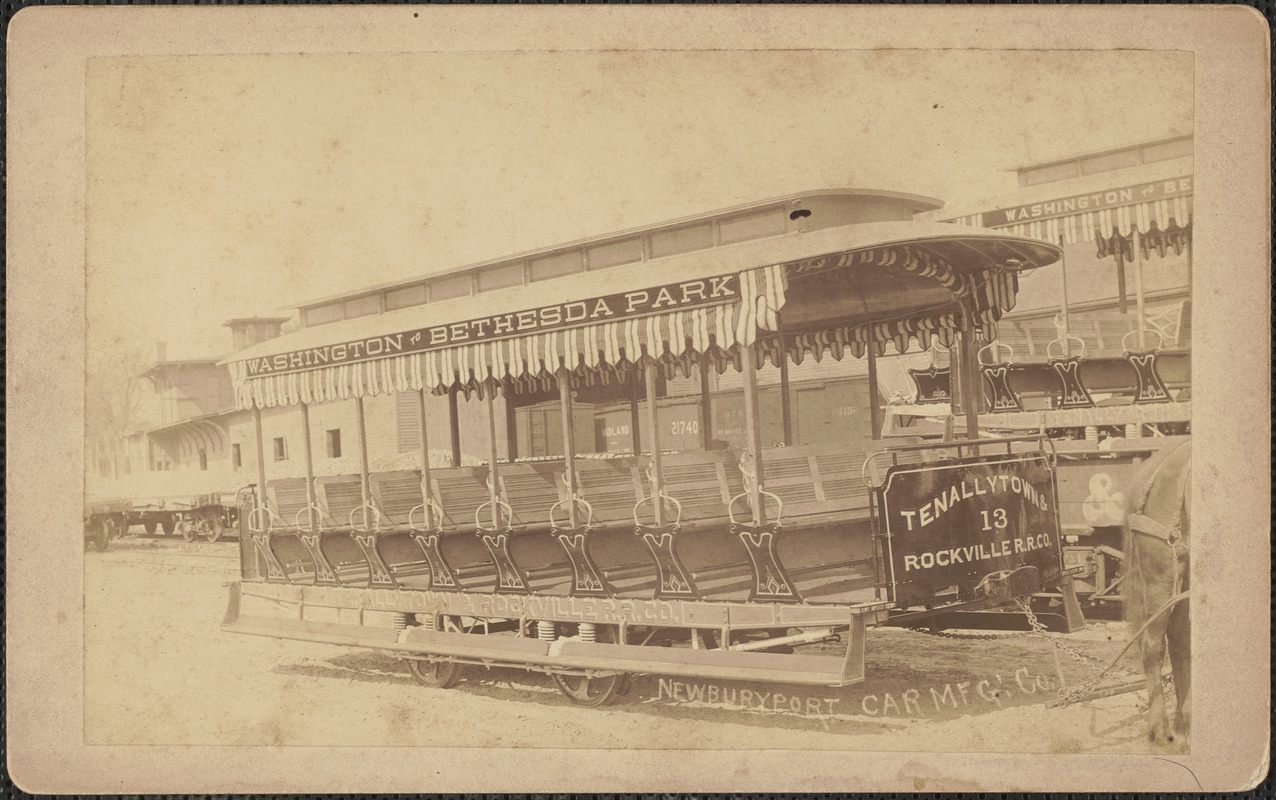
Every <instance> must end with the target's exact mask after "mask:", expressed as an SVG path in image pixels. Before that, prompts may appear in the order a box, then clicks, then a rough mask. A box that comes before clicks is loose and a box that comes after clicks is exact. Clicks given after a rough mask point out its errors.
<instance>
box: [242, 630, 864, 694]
mask: <svg viewBox="0 0 1276 800" xmlns="http://www.w3.org/2000/svg"><path fill="white" fill-rule="evenodd" d="M230 616H231V615H230V614H228V615H227V617H228V619H227V622H226V623H224V624H223V625H222V630H223V631H226V632H228V633H239V634H247V635H250V636H266V637H270V638H275V639H297V640H300V641H307V642H319V643H323V644H333V645H343V646H347V647H365V648H371V649H375V650H381V651H388V652H395V653H402V654H404V655H408V654H414V655H423V656H424V655H429V656H443V657H451V658H456V659H464V660H469V661H482V662H490V663H491V665H493V666H513V667H542V668H551V669H552V668H559V669H584V670H598V671H603V672H629V673H652V674H657V675H676V676H679V677H687V678H707V679H717V680H740V681H768V682H775V683H791V684H802V685H808V686H846V685H848V684H852V683H859V682H860V681H862V680H864V627H865V626H864V618H863V617H862V616H856V617H854V618H853V619H852V621H851V624H850V629H849V630H848V631H846V633H845V634H844V635H845V636H847V637H848V639H849V641H848V643H847V649H846V655H845V656H844V657H843V656H818V655H801V654H780V653H762V652H747V651H746V652H740V651H732V650H694V649H688V648H674V647H644V646H641V645H620V644H597V643H593V642H584V641H581V640H579V639H576V638H570V639H559V640H557V641H554V642H546V641H541V640H540V639H532V638H526V637H514V636H501V635H485V634H470V633H448V632H443V631H433V630H426V629H424V628H408V629H406V630H396V629H394V628H388V627H386V628H381V627H372V626H366V625H346V624H337V623H327V622H312V621H307V620H299V619H288V618H284V617H261V616H238V617H237V618H235V619H233V620H232V619H230Z"/></svg>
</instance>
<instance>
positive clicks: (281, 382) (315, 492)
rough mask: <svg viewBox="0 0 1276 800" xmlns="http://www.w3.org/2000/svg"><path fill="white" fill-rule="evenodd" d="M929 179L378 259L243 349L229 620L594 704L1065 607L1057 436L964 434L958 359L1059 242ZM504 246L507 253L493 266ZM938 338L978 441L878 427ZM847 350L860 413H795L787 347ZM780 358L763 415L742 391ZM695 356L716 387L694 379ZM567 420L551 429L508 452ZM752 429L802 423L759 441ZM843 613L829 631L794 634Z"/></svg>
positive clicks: (802, 352)
mask: <svg viewBox="0 0 1276 800" xmlns="http://www.w3.org/2000/svg"><path fill="white" fill-rule="evenodd" d="M938 205H939V204H938V203H937V202H935V201H932V200H929V199H926V198H921V197H916V196H911V195H903V194H896V193H887V192H868V191H850V190H847V191H824V192H815V193H810V194H806V195H802V196H791V197H785V198H779V199H776V200H771V201H766V202H763V203H757V204H753V205H750V206H745V207H739V208H733V209H729V210H726V211H721V212H715V213H712V214H706V215H702V216H699V217H694V218H690V219H682V220H677V221H674V222H670V223H664V224H661V225H654V226H650V227H646V228H642V229H639V230H630V231H625V232H622V233H617V234H612V235H608V236H602V237H596V238H592V239H588V240H584V241H580V242H575V243H572V244H569V245H564V246H561V247H555V248H549V249H546V250H542V251H537V252H534V253H529V254H523V255H520V256H516V257H512V258H509V259H502V260H500V261H495V262H488V263H486V264H483V265H479V266H478V267H474V268H467V269H464V270H459V271H457V272H454V273H448V274H446V275H444V276H442V277H437V276H436V277H432V278H429V279H425V282H426V283H428V282H429V281H431V280H440V281H443V280H446V281H450V282H451V283H449V284H448V285H449V286H452V285H454V284H456V283H457V281H458V278H459V277H460V276H465V275H467V274H468V275H469V276H470V279H471V282H470V283H469V284H466V285H468V286H469V291H466V292H463V293H461V296H456V294H455V293H452V295H451V296H450V297H449V298H447V299H441V298H442V296H443V295H445V294H447V293H444V292H439V293H437V294H434V293H427V292H426V291H425V289H422V291H421V292H420V294H419V299H418V300H417V301H416V303H417V304H415V305H408V306H407V307H402V308H396V304H391V303H387V302H386V299H387V298H389V297H390V296H391V295H392V294H394V293H395V292H398V293H399V294H398V295H395V296H404V295H407V294H410V293H409V292H408V289H410V288H411V287H405V286H400V285H396V286H392V287H379V288H378V289H376V290H370V291H376V292H380V293H381V297H382V299H381V303H380V306H379V308H381V309H382V311H381V312H380V313H376V314H371V315H367V316H362V317H359V318H356V319H349V320H345V321H338V322H331V323H329V324H323V325H311V326H307V327H304V328H302V329H301V330H299V331H297V332H295V333H293V334H289V335H287V336H285V337H281V338H279V339H275V340H271V341H269V342H266V343H263V344H260V345H257V346H255V347H252V348H249V349H248V350H245V351H242V352H240V353H237V354H235V355H234V356H233V357H232V359H231V360H230V361H228V363H229V366H230V368H231V372H232V376H233V379H234V384H235V389H236V397H237V402H238V404H239V406H240V407H241V408H249V409H251V410H252V413H253V417H254V422H255V427H256V430H257V456H258V458H257V464H258V482H257V491H256V493H255V497H254V498H253V499H251V501H250V502H251V503H252V506H251V508H245V509H244V510H243V511H242V513H241V519H242V520H243V522H242V524H241V530H242V542H241V554H242V576H243V580H242V581H240V582H239V583H236V584H233V585H232V591H231V597H230V604H229V608H228V611H227V615H226V619H225V622H224V626H225V628H226V629H227V630H230V631H234V632H238V633H247V634H256V635H264V636H272V637H281V638H291V639H301V640H309V641H316V642H328V643H332V644H337V645H347V646H355V647H364V648H370V649H374V650H377V651H382V652H386V653H392V654H395V655H397V656H400V657H402V658H404V659H406V660H407V662H408V664H409V665H410V667H411V670H412V673H413V674H414V675H415V676H416V677H417V678H418V679H420V680H422V681H423V682H426V683H429V684H433V685H441V686H446V685H450V684H452V683H453V682H454V681H456V680H457V679H458V677H459V675H460V672H461V670H462V669H463V667H464V665H485V666H508V667H521V668H525V669H530V670H537V671H542V672H546V673H549V674H550V675H552V676H553V679H554V681H555V682H556V683H557V685H558V686H559V688H560V689H561V690H562V691H563V693H564V694H566V695H567V696H568V697H569V698H571V699H572V700H574V701H576V702H579V703H584V704H600V703H603V702H606V701H607V700H609V699H610V698H611V697H613V696H614V695H615V694H616V693H617V691H618V690H620V689H621V687H622V686H623V684H624V680H625V676H626V675H627V674H632V673H654V674H660V675H671V676H686V677H699V678H716V679H722V680H737V679H738V680H762V681H774V682H780V683H793V684H809V685H827V686H842V685H847V684H851V683H855V682H857V681H861V680H863V678H864V646H865V630H866V628H867V627H868V626H873V625H881V624H908V625H926V626H930V627H935V628H941V627H949V626H957V625H960V626H961V627H976V626H980V625H988V626H991V627H1007V626H1013V625H1020V626H1022V625H1024V617H1023V616H1022V615H1018V614H1013V613H1004V612H995V611H992V609H995V608H999V607H1003V608H1004V607H1006V606H1007V605H1010V601H1012V600H1014V599H1016V598H1019V599H1022V598H1025V597H1027V596H1029V595H1032V594H1033V593H1037V592H1042V591H1045V590H1047V589H1049V590H1051V591H1053V592H1055V593H1056V594H1058V593H1060V592H1061V593H1062V595H1063V596H1064V597H1065V598H1069V599H1073V602H1071V603H1069V604H1066V605H1067V608H1068V610H1069V611H1070V612H1073V611H1076V607H1075V601H1074V598H1073V595H1072V593H1071V591H1070V583H1069V580H1068V578H1067V576H1066V575H1065V573H1064V572H1063V565H1062V558H1061V554H1060V535H1059V533H1060V531H1059V504H1058V500H1057V496H1056V486H1055V474H1054V456H1053V451H1052V449H1051V447H1050V445H1049V442H1048V441H1047V440H1044V439H1040V438H1032V437H1028V438H1017V439H979V438H978V430H977V429H978V413H979V407H978V406H979V402H980V400H979V398H978V396H977V389H976V387H977V385H978V383H977V382H978V380H979V378H978V377H975V378H974V379H973V380H971V379H964V376H965V375H972V376H978V374H979V373H978V362H977V360H976V354H977V352H978V350H979V347H980V346H981V342H984V341H989V340H991V339H993V338H994V337H995V325H996V323H997V321H998V319H999V318H1000V316H1001V314H1002V313H1003V312H1004V311H1006V310H1008V309H1009V308H1010V307H1011V306H1012V305H1013V303H1014V300H1015V294H1016V291H1017V288H1018V277H1017V273H1018V272H1019V271H1021V270H1025V269H1034V268H1038V267H1044V266H1047V265H1050V264H1052V263H1054V262H1055V261H1057V260H1058V258H1059V249H1058V248H1057V247H1055V246H1053V245H1051V244H1048V243H1045V242H1041V241H1038V240H1034V239H1029V238H1024V237H1021V236H1015V235H1008V234H1005V233H999V232H993V231H979V230H972V229H969V228H962V227H958V226H955V225H951V224H944V223H926V222H916V221H914V220H913V217H914V215H915V214H916V213H917V212H919V211H928V210H932V209H934V208H937V207H938ZM491 275H503V276H505V278H510V276H513V278H512V279H510V280H503V281H501V282H498V283H499V285H500V286H503V287H504V288H495V289H493V290H491V291H485V290H484V280H483V276H491ZM554 275H557V276H558V277H554ZM460 279H461V280H462V282H463V281H464V278H460ZM542 279H543V280H542ZM491 285H492V284H491V283H490V282H489V284H488V286H489V288H490V286H491ZM427 300H428V302H427ZM388 307H389V308H396V310H388V311H387V310H384V309H386V308H388ZM932 341H937V342H939V343H940V344H942V345H944V346H949V347H955V350H954V352H955V353H956V355H955V356H954V358H953V362H954V386H955V387H956V388H955V391H954V395H956V397H955V399H954V401H953V404H954V410H956V411H959V412H960V413H961V414H962V415H964V418H965V420H966V430H967V431H968V438H967V439H966V440H960V441H957V440H953V441H947V442H942V443H930V444H917V443H915V442H913V443H910V442H904V443H903V445H902V446H885V444H884V443H883V442H882V441H881V440H880V439H879V436H878V434H879V431H880V428H881V410H882V409H881V404H880V402H879V400H878V391H877V387H876V359H878V358H880V357H882V356H884V355H886V354H887V353H888V350H887V347H888V346H890V347H893V348H894V349H895V350H896V351H898V352H904V351H905V350H907V349H908V347H909V346H910V344H912V346H918V345H920V346H921V347H923V348H925V347H929V346H931V343H932ZM914 342H915V343H914ZM848 353H849V354H851V355H854V356H855V357H856V358H859V357H863V356H865V355H867V367H868V376H867V377H868V381H867V389H866V390H865V389H864V387H863V386H862V385H857V384H846V385H845V386H844V387H843V388H844V390H845V392H846V393H847V395H848V396H846V397H843V398H841V399H840V401H839V402H840V403H841V405H840V406H839V408H847V409H850V410H849V411H846V412H845V413H847V414H853V415H854V419H855V420H856V421H857V422H856V424H855V425H853V426H851V427H850V428H848V429H847V430H848V431H849V433H848V434H847V435H845V436H842V437H841V438H842V440H840V441H838V440H825V441H821V440H819V437H818V436H817V437H816V438H815V440H814V441H812V440H811V437H809V436H808V437H806V440H804V441H801V442H798V441H795V439H794V436H793V432H792V428H793V420H792V416H793V409H792V408H791V400H790V394H791V392H790V388H789V381H790V378H789V371H790V370H791V369H796V368H797V365H801V364H802V362H803V361H804V360H808V359H810V360H814V361H820V360H821V359H823V358H824V357H825V356H832V357H833V359H836V360H837V361H841V359H842V358H843V357H844V356H845V355H846V354H848ZM768 364H769V367H768ZM768 369H769V370H774V371H778V373H779V376H778V377H779V387H780V390H779V401H780V402H779V409H778V411H779V414H778V415H776V414H774V413H771V412H766V411H765V410H764V408H763V405H764V404H763V403H762V402H760V397H762V395H763V392H762V390H760V388H759V387H760V385H761V382H760V380H759V374H760V373H763V372H764V371H766V370H768ZM711 372H712V373H714V374H715V375H716V376H718V378H719V380H718V386H719V388H720V389H721V387H723V386H728V388H729V389H730V387H732V386H738V388H737V389H733V390H732V391H734V392H735V394H734V395H733V397H731V398H724V397H719V396H715V397H711V396H710V389H709V383H710V382H709V375H710V373H711ZM737 375H738V377H736V376H737ZM728 379H734V380H738V381H739V383H736V384H733V383H731V381H730V380H728ZM680 380H681V381H684V383H687V382H690V383H687V385H692V384H694V385H698V388H699V398H698V400H699V407H698V416H694V417H692V419H691V422H690V423H687V422H685V421H684V422H683V424H682V425H681V426H680V425H679V424H678V420H673V424H670V419H669V414H670V413H671V412H670V408H671V407H670V406H669V405H668V404H667V403H665V404H664V405H663V406H662V395H663V396H666V397H667V395H668V393H669V388H668V387H670V386H672V385H673V384H674V383H675V382H677V381H680ZM830 385H832V384H830ZM839 385H841V384H839ZM857 386H858V387H859V388H858V389H857V388H856V387H857ZM429 393H432V394H434V395H446V396H447V397H448V398H449V412H450V413H449V414H448V415H447V416H446V417H442V418H439V419H436V418H434V416H433V415H431V414H427V405H428V403H427V394H429ZM378 394H400V395H402V394H410V395H416V399H415V401H414V402H415V407H416V408H417V409H419V423H420V438H419V442H420V451H419V452H420V462H419V467H418V469H415V470H406V471H393V472H375V471H372V470H370V468H369V459H368V455H367V441H368V436H367V435H366V428H365V424H366V423H365V414H364V400H365V398H367V397H371V396H375V395H378ZM498 394H499V395H500V396H502V397H503V398H504V400H505V402H506V410H507V413H506V414H505V415H504V416H505V419H504V420H503V423H504V424H505V425H506V426H507V427H506V437H505V440H506V442H507V444H506V450H507V453H506V457H505V458H501V457H500V454H499V452H498V446H497V443H498V439H499V437H498V435H497V428H498V413H497V411H496V408H495V398H496V396H497V395H498ZM520 395H522V396H524V398H528V397H530V398H532V400H533V401H536V400H539V401H542V402H540V405H538V406H534V408H533V410H535V409H539V410H540V411H542V412H543V411H545V408H542V406H547V407H549V408H552V410H553V413H547V414H546V413H542V414H540V415H539V416H537V415H532V414H530V413H527V414H522V415H521V422H522V423H523V425H525V426H533V425H535V424H537V423H539V424H540V425H541V428H540V429H539V433H538V432H537V431H536V430H533V431H531V432H530V433H529V432H528V431H527V430H519V429H518V426H519V422H520V415H519V414H515V413H513V412H514V410H515V406H516V403H517V400H518V398H519V396H520ZM462 397H463V398H464V399H466V400H477V401H479V402H482V403H484V404H485V406H486V412H487V425H486V431H485V433H486V434H487V436H486V438H487V442H486V444H487V445H488V447H487V458H486V463H485V464H483V465H481V466H472V465H470V466H467V465H462V463H461V457H460V447H459V443H458V437H459V435H460V431H459V425H458V411H457V403H458V401H459V399H460V398H462ZM598 397H608V398H611V399H613V400H616V399H619V400H620V402H621V407H622V409H623V404H624V403H626V402H627V404H628V412H629V413H628V414H622V415H621V416H622V417H627V419H625V420H624V421H625V422H626V423H627V424H626V425H623V426H621V425H618V426H615V430H612V429H611V428H608V429H607V430H606V432H604V431H603V427H601V426H600V427H599V429H598V431H599V432H598V436H597V439H596V443H595V446H588V443H585V446H582V441H581V440H582V438H583V437H585V436H587V435H588V433H589V431H590V430H592V425H591V424H588V423H587V424H585V425H583V426H582V425H581V424H578V419H579V417H580V407H581V406H582V405H585V404H586V401H588V400H589V399H590V398H598ZM333 402H347V403H350V402H352V403H353V404H354V405H355V407H356V413H357V417H356V419H357V421H358V430H359V436H358V442H357V446H358V448H359V454H360V464H361V469H360V474H358V475H351V476H341V477H334V476H328V477H325V478H316V477H315V474H314V466H313V462H312V458H311V452H310V444H309V441H310V436H309V433H310V432H309V428H310V422H309V414H310V408H311V406H316V407H318V406H320V404H326V403H333ZM732 402H738V406H731V403H732ZM278 407H284V408H295V409H296V413H297V414H299V415H300V421H301V425H302V430H303V431H304V432H305V436H304V439H305V441H306V449H305V454H304V455H305V472H306V475H305V477H304V478H277V479H275V478H272V479H271V480H267V477H266V471H265V464H264V453H263V443H262V434H261V415H262V409H263V408H268V409H269V408H278ZM519 411H520V412H521V411H522V409H519ZM272 413H275V412H272ZM599 413H600V414H601V412H599ZM838 413H842V412H838ZM732 414H734V415H735V416H732V417H731V418H732V419H735V420H738V422H739V429H738V430H733V431H732V432H731V435H727V434H726V433H724V431H725V430H726V427H725V426H724V423H723V418H726V417H728V416H731V415H732ZM808 416H809V415H808ZM864 417H867V420H864ZM555 418H556V421H555V425H554V426H553V427H556V428H557V429H558V430H561V443H555V446H554V447H552V448H550V449H549V450H548V451H546V453H545V454H542V455H539V456H537V457H530V458H529V457H524V458H523V459H519V458H517V457H515V450H516V449H517V448H518V447H529V448H530V445H527V444H526V443H529V442H532V441H533V439H534V438H535V437H533V436H532V434H537V435H539V436H540V439H539V441H541V442H542V445H543V443H544V439H545V421H546V420H547V419H549V420H555ZM860 420H863V422H864V423H867V424H862V423H861V422H860ZM592 421H593V420H590V421H589V422H592ZM697 422H699V423H700V424H696V423H697ZM764 427H766V428H768V430H772V431H778V433H775V434H774V436H772V439H776V438H777V437H778V441H773V442H771V444H774V445H788V446H764V437H763V433H762V431H763V429H764ZM616 430H618V431H620V432H621V434H622V435H620V436H616V435H613V434H614V433H615V431H616ZM715 433H716V434H719V435H720V436H721V438H714V435H715ZM449 434H450V435H451V444H452V466H450V467H443V468H441V467H438V466H432V465H431V463H430V457H429V452H430V451H429V446H428V442H429V441H430V440H431V439H435V438H436V437H437V439H438V440H446V439H447V438H448V436H449ZM623 434H629V436H628V437H626V436H624V435H623ZM604 439H605V440H606V441H605V442H604ZM531 449H533V450H534V448H531ZM600 450H601V451H602V452H599V451H600ZM537 452H540V451H537ZM527 455H530V456H535V455H536V453H533V452H529V453H527ZM586 456H588V457H586ZM1043 621H1045V622H1047V623H1049V624H1052V625H1053V626H1054V627H1055V628H1056V629H1073V628H1074V627H1075V626H1077V625H1078V624H1080V619H1079V613H1069V614H1066V615H1060V616H1056V617H1055V618H1053V619H1044V620H1043ZM838 641H840V642H842V643H844V645H845V651H844V652H842V651H840V650H839V651H838V652H839V653H841V654H839V655H828V654H827V652H828V648H827V647H825V648H820V651H821V652H819V653H816V654H808V653H805V652H803V651H802V649H801V648H802V646H805V645H813V644H816V643H828V642H838Z"/></svg>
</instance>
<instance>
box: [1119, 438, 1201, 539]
mask: <svg viewBox="0 0 1276 800" xmlns="http://www.w3.org/2000/svg"><path fill="white" fill-rule="evenodd" d="M1189 444H1191V442H1184V443H1183V444H1181V445H1179V446H1178V447H1176V448H1174V450H1173V451H1171V452H1170V454H1169V455H1168V456H1166V458H1165V460H1164V461H1162V462H1161V464H1160V465H1159V466H1158V467H1157V468H1156V472H1154V473H1152V477H1151V478H1149V479H1148V481H1147V483H1145V484H1144V485H1143V489H1142V490H1141V496H1140V497H1139V502H1138V504H1137V506H1136V507H1137V508H1138V511H1136V512H1135V513H1133V514H1131V515H1130V516H1129V519H1128V521H1127V524H1128V525H1129V526H1130V530H1131V532H1133V533H1142V534H1144V535H1146V536H1151V537H1153V538H1156V539H1160V540H1161V541H1163V542H1165V543H1166V544H1167V545H1169V547H1170V549H1171V550H1173V551H1174V555H1175V557H1176V558H1177V557H1179V556H1180V555H1181V554H1180V552H1179V550H1180V548H1181V549H1182V550H1183V551H1184V552H1186V551H1187V549H1188V547H1187V543H1186V542H1184V541H1183V507H1184V505H1186V503H1187V484H1188V481H1189V480H1191V477H1192V465H1191V464H1188V466H1187V469H1185V470H1183V474H1182V475H1180V476H1179V483H1178V489H1177V491H1176V492H1175V494H1176V496H1177V497H1179V504H1178V508H1177V509H1175V511H1174V519H1173V520H1171V521H1170V524H1169V525H1166V524H1165V523H1163V522H1158V521H1157V520H1154V519H1152V518H1151V517H1149V516H1147V515H1145V514H1144V513H1143V509H1144V508H1146V507H1147V502H1148V495H1150V494H1151V493H1152V487H1153V486H1154V485H1155V484H1156V482H1157V480H1158V479H1159V478H1160V477H1161V474H1162V473H1163V472H1165V469H1166V467H1167V466H1168V465H1169V463H1170V461H1172V460H1173V458H1174V455H1175V454H1176V453H1178V451H1179V450H1181V449H1183V448H1184V447H1187V446H1188V445H1189Z"/></svg>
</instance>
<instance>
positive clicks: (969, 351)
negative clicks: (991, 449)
mask: <svg viewBox="0 0 1276 800" xmlns="http://www.w3.org/2000/svg"><path fill="white" fill-rule="evenodd" d="M957 360H958V362H959V364H958V366H959V367H960V369H961V378H960V379H961V405H962V410H963V411H965V413H966V438H967V439H968V440H971V441H974V440H976V439H978V438H979V400H978V398H977V391H978V390H977V388H976V387H977V385H978V384H976V382H975V376H976V375H977V374H978V373H979V370H978V369H977V368H975V367H974V363H975V321H974V319H972V317H971V314H970V310H969V309H968V308H965V309H962V314H961V335H960V336H959V337H958V357H957ZM975 455H979V448H977V447H976V448H975Z"/></svg>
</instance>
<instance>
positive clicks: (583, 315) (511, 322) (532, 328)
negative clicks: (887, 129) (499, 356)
mask: <svg viewBox="0 0 1276 800" xmlns="http://www.w3.org/2000/svg"><path fill="white" fill-rule="evenodd" d="M739 300H740V277H739V275H735V274H732V275H718V276H715V277H709V278H697V279H693V280H686V281H679V282H677V283H667V284H664V285H662V286H652V287H650V288H647V289H634V290H631V291H628V292H617V293H615V294H609V295H603V296H601V297H591V298H589V299H586V300H575V301H571V302H566V303H555V304H553V305H547V306H540V307H539V308H529V309H525V310H523V311H514V312H509V313H504V314H493V315H490V316H485V317H478V318H475V319H468V320H462V321H459V322H450V323H447V324H444V325H431V326H427V327H424V328H413V329H412V330H406V331H399V332H397V333H390V334H381V335H378V336H370V337H364V338H360V339H351V340H348V341H344V342H337V343H335V344H326V345H321V346H319V347H307V348H303V349H299V350H292V351H289V352H284V353H276V354H273V355H268V356H262V357H260V358H249V359H244V360H243V364H244V367H245V372H246V374H247V376H248V377H250V378H252V377H259V376H262V375H279V374H286V373H289V372H301V371H303V370H308V369H316V368H319V367H330V366H338V365H341V364H353V363H357V362H360V361H369V360H373V359H378V358H387V357H389V356H397V355H403V354H405V353H419V352H424V351H427V350H438V349H441V348H446V347H453V346H457V345H465V344H480V343H482V342H490V341H497V340H501V339H510V338H514V337H518V336H527V335H530V334H535V333H544V332H547V331H552V330H559V329H563V328H572V327H578V326H581V325H591V324H599V323H604V322H614V321H616V320H622V319H631V318H635V317H642V316H647V315H649V314H655V313H659V312H669V311H681V310H685V309H689V308H695V307H698V306H709V305H719V304H723V303H731V302H738V301H739Z"/></svg>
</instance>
